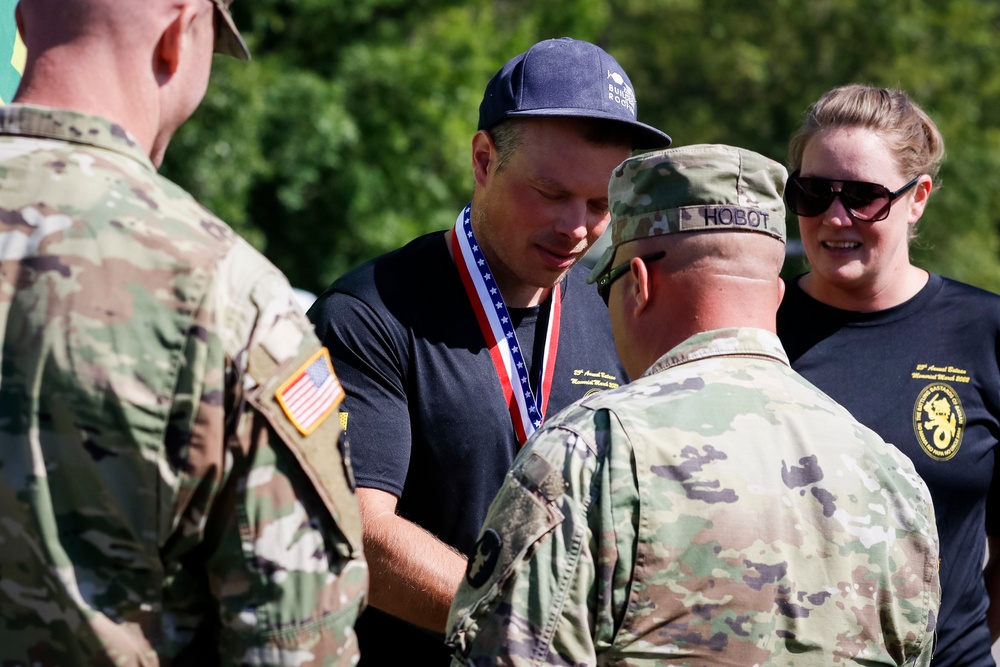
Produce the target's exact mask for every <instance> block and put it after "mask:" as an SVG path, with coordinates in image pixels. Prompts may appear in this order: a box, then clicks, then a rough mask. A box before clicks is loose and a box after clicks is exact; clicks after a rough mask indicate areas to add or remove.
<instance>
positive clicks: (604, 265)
mask: <svg viewBox="0 0 1000 667" xmlns="http://www.w3.org/2000/svg"><path fill="white" fill-rule="evenodd" d="M614 259H615V246H608V247H607V248H605V249H604V252H602V253H601V256H600V257H598V258H597V263H596V264H594V268H593V269H591V270H590V275H589V276H587V284H588V285H593V284H594V283H596V282H597V280H598V279H599V278H600V277H601V276H603V275H604V274H605V273H607V272H608V269H609V268H610V267H611V262H613V261H614Z"/></svg>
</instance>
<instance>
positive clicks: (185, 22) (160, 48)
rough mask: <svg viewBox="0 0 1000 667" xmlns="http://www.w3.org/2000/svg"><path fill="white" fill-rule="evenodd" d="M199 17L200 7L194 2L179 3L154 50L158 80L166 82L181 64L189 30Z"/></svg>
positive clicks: (161, 82) (188, 42)
mask: <svg viewBox="0 0 1000 667" xmlns="http://www.w3.org/2000/svg"><path fill="white" fill-rule="evenodd" d="M196 18H198V8H197V7H196V6H195V3H193V2H186V3H184V4H182V5H179V6H178V8H177V10H176V13H175V14H174V16H173V19H172V20H171V21H170V23H168V24H167V26H166V27H165V28H164V29H163V32H162V33H161V34H160V39H159V41H158V42H157V43H156V49H155V50H154V51H153V71H154V72H155V73H156V80H157V82H158V83H159V84H160V85H162V84H164V83H166V82H167V81H168V80H170V78H171V77H172V76H174V74H176V73H177V70H178V69H179V68H180V66H181V60H182V59H183V56H184V51H185V49H187V48H188V46H189V44H190V39H189V30H190V28H191V24H192V23H194V20H195V19H196Z"/></svg>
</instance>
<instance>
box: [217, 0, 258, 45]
mask: <svg viewBox="0 0 1000 667" xmlns="http://www.w3.org/2000/svg"><path fill="white" fill-rule="evenodd" d="M212 3H213V4H214V5H215V9H216V14H215V16H216V19H218V20H216V22H215V52H216V53H222V54H224V55H227V56H232V57H234V58H238V59H240V60H250V49H248V48H247V44H246V42H244V41H243V35H241V34H240V31H239V30H238V29H237V28H236V23H235V22H234V21H233V15H232V14H230V13H229V5H231V4H233V0H212Z"/></svg>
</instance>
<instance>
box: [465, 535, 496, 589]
mask: <svg viewBox="0 0 1000 667" xmlns="http://www.w3.org/2000/svg"><path fill="white" fill-rule="evenodd" d="M502 548H503V538H502V537H500V533H498V532H497V531H495V530H493V529H492V528H487V529H486V530H485V531H483V534H482V536H481V537H480V538H479V541H478V542H476V550H475V554H474V555H473V556H472V558H470V559H469V566H468V568H467V569H466V571H465V580H466V581H468V582H469V585H470V586H472V587H473V588H479V587H480V586H482V585H483V584H485V583H486V582H487V581H489V578H490V576H491V575H492V574H493V570H494V569H495V568H496V566H497V560H499V559H500V550H501V549H502Z"/></svg>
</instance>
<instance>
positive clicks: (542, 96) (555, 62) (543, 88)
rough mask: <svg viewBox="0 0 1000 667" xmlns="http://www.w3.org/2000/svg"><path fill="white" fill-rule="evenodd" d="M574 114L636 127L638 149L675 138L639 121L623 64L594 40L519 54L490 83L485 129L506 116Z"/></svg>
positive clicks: (482, 108) (483, 108) (563, 41)
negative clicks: (594, 42) (595, 43)
mask: <svg viewBox="0 0 1000 667" xmlns="http://www.w3.org/2000/svg"><path fill="white" fill-rule="evenodd" d="M532 116H572V117H578V118H601V119H604V120H612V121H617V122H619V123H625V124H626V125H630V126H631V127H632V130H633V134H632V148H634V149H647V148H666V147H667V146H669V145H670V142H671V139H670V137H669V136H667V135H666V134H664V133H663V132H660V131H659V130H657V129H656V128H655V127H652V126H650V125H646V124H645V123H640V122H639V121H638V120H636V102H635V92H634V91H633V89H632V82H631V81H629V78H628V75H627V74H626V73H625V70H624V69H623V68H622V66H621V65H619V64H618V61H617V60H615V59H614V58H612V57H611V55H610V54H608V53H607V52H606V51H605V50H604V49H602V48H601V47H599V46H596V45H594V44H591V43H590V42H582V41H580V40H578V39H572V38H570V37H562V38H560V39H547V40H545V41H544V42H539V43H537V44H535V45H534V46H532V47H531V48H530V49H528V50H527V51H525V52H524V53H522V54H520V55H518V56H515V57H514V58H512V59H511V60H509V61H508V62H507V64H506V65H504V66H503V67H502V68H501V69H500V71H499V72H497V73H496V74H494V75H493V78H492V79H490V82H489V83H488V84H486V94H485V95H484V96H483V101H482V104H480V105H479V129H480V130H489V129H490V128H492V127H493V126H495V125H496V124H497V123H499V122H500V121H502V120H504V119H505V118H522V117H532Z"/></svg>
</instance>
